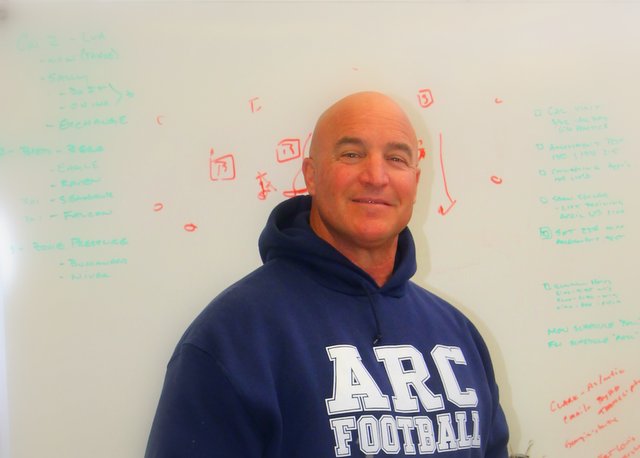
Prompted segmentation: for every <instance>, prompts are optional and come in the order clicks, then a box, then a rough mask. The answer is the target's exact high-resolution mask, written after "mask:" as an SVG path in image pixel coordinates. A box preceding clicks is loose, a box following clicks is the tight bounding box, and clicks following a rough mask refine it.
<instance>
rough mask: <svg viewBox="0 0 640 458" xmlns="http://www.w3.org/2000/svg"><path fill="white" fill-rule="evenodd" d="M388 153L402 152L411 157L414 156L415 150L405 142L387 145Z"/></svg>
mask: <svg viewBox="0 0 640 458" xmlns="http://www.w3.org/2000/svg"><path fill="white" fill-rule="evenodd" d="M387 150H388V151H396V150H400V151H402V152H404V153H406V154H408V155H409V156H413V149H412V148H411V146H409V145H408V144H407V143H404V142H390V143H388V144H387Z"/></svg>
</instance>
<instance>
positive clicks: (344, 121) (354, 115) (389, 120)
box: [309, 92, 418, 164]
mask: <svg viewBox="0 0 640 458" xmlns="http://www.w3.org/2000/svg"><path fill="white" fill-rule="evenodd" d="M381 122H382V123H384V124H385V125H386V126H388V127H389V128H391V129H397V130H398V131H402V132H403V133H404V134H405V135H404V136H405V137H406V140H407V145H408V146H409V148H410V149H411V151H412V159H413V161H414V164H417V159H418V158H417V149H418V141H417V138H416V134H415V130H414V129H413V126H412V125H411V122H410V121H409V118H408V116H407V115H406V113H405V112H404V110H403V109H402V108H401V107H400V105H398V103H396V102H395V101H394V100H393V99H391V98H390V97H389V96H387V95H385V94H382V93H380V92H357V93H355V94H351V95H348V96H346V97H344V98H342V99H340V100H338V101H337V102H336V103H334V104H333V105H331V106H330V107H329V108H328V109H327V110H326V111H325V112H324V113H322V115H321V116H320V117H319V118H318V121H317V123H316V126H315V129H314V131H313V137H312V140H311V147H310V150H309V155H310V156H311V157H314V156H316V155H318V154H320V153H321V152H322V151H326V149H327V148H329V147H332V146H333V145H328V144H327V141H330V139H332V138H333V139H334V140H335V137H336V132H344V133H345V134H346V133H348V132H349V130H350V129H351V128H352V127H353V126H354V125H355V124H358V123H360V124H362V123H364V124H370V125H371V127H372V128H376V127H377V126H378V124H379V123H381Z"/></svg>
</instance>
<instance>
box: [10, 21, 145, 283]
mask: <svg viewBox="0 0 640 458" xmlns="http://www.w3.org/2000/svg"><path fill="white" fill-rule="evenodd" d="M15 51H16V54H17V58H18V64H19V65H23V66H24V67H25V68H31V69H33V71H32V72H31V73H29V75H30V76H31V78H32V79H33V80H32V81H26V82H25V84H27V85H29V86H30V87H32V88H34V89H33V93H34V94H37V96H38V97H39V98H40V100H38V101H37V106H40V107H42V110H41V111H40V112H39V113H38V116H33V118H32V119H30V120H28V121H27V125H28V129H29V132H28V133H25V134H23V138H22V139H18V140H17V143H13V144H8V143H5V144H2V145H0V166H1V167H3V169H4V170H5V171H6V170H13V171H15V172H16V173H18V174H21V176H24V177H26V179H25V180H24V182H25V183H27V184H28V186H26V187H24V188H23V193H22V195H21V196H19V202H18V208H19V209H20V214H21V216H22V218H21V225H22V227H24V229H25V230H24V231H21V233H23V234H25V235H27V234H28V236H30V239H26V238H24V237H23V238H19V239H18V241H17V242H16V243H14V244H13V245H12V247H11V251H12V252H13V254H14V255H16V256H18V255H36V256H39V257H42V258H43V259H44V258H46V259H47V260H48V262H53V263H55V264H56V265H57V268H56V269H52V271H53V272H56V274H57V277H58V278H59V279H60V280H65V281H82V280H103V279H108V278H111V277H112V276H114V275H117V273H118V272H119V270H120V269H122V268H123V266H126V265H127V264H128V262H129V261H128V255H127V249H128V247H129V243H130V242H129V239H128V237H127V235H126V233H125V232H124V231H123V230H120V229H118V226H119V224H118V223H117V219H118V210H117V207H118V205H117V203H118V199H121V198H122V196H120V195H119V194H118V192H117V191H115V190H114V189H115V187H116V184H117V183H116V182H115V181H114V178H113V177H112V176H111V174H110V173H109V172H108V171H107V170H108V169H109V167H108V164H109V159H110V157H112V156H113V155H114V154H117V151H113V150H112V149H110V146H109V145H110V139H111V138H112V137H113V136H116V135H118V131H119V130H122V129H127V128H129V127H130V120H129V111H130V110H131V109H132V108H133V107H134V105H135V93H134V91H133V90H131V88H129V87H128V86H127V85H126V81H122V79H121V78H114V79H109V77H108V75H110V74H114V73H117V72H114V70H117V67H118V66H119V65H121V64H120V60H121V56H120V52H119V51H118V49H116V48H115V47H114V46H113V45H112V44H111V43H110V40H109V38H108V37H107V35H106V34H105V33H103V32H95V33H89V32H82V33H76V34H74V33H71V34H62V33H58V34H31V33H23V34H21V35H20V36H19V37H18V39H17V40H16V42H15ZM43 177H44V180H43ZM34 183H35V185H34Z"/></svg>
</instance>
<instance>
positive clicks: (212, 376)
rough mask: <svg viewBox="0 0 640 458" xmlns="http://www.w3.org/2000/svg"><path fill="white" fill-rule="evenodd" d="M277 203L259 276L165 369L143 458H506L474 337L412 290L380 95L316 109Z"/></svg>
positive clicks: (397, 127) (494, 399) (487, 372)
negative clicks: (298, 181)
mask: <svg viewBox="0 0 640 458" xmlns="http://www.w3.org/2000/svg"><path fill="white" fill-rule="evenodd" d="M303 173H304V177H305V181H306V184H307V188H308V190H309V194H310V196H299V197H295V198H293V199H290V200H287V201H285V202H283V203H281V204H280V205H278V206H277V207H276V208H275V209H274V211H273V212H272V214H271V216H270V217H269V220H268V222H267V225H266V228H265V229H264V231H263V232H262V235H261V236H260V240H259V248H260V254H261V256H262V259H263V261H264V265H263V266H261V267H260V268H258V269H257V270H256V271H254V272H253V273H251V274H250V275H248V276H247V277H245V278H244V279H242V280H240V281H239V282H238V283H236V284H235V285H232V286H231V287H230V288H228V289H227V290H226V291H224V292H223V293H221V294H220V295H219V296H218V297H217V298H216V299H214V300H213V301H212V303H211V304H210V305H209V306H208V307H207V308H206V309H205V310H204V311H203V312H202V314H201V315H200V316H199V317H198V318H197V319H196V320H195V321H194V323H193V324H192V325H191V326H190V327H189V329H188V330H187V332H186V333H185V335H184V336H183V338H182V339H181V341H180V343H179V344H178V347H177V348H176V350H175V353H174V355H173V357H172V359H171V361H170V362H169V365H168V369H167V376H166V380H165V386H164V389H163V392H162V396H161V399H160V403H159V406H158V411H157V413H156V418H155V420H154V424H153V427H152V431H151V436H150V438H149V444H148V448H147V457H149V458H152V457H153V458H155V457H225V458H254V457H255V458H296V457H299V458H328V457H364V456H367V457H369V456H390V455H394V456H415V455H436V456H440V455H442V456H447V457H448V458H461V457H484V458H506V457H507V450H506V447H507V445H506V444H507V439H508V432H507V426H506V422H505V418H504V415H503V412H502V409H501V408H500V405H499V402H498V389H497V387H496V383H495V379H494V373H493V369H492V367H491V362H490V358H489V354H488V351H487V348H486V346H485V344H484V343H483V341H482V338H481V337H480V335H479V334H478V332H477V330H476V329H475V327H474V326H473V325H472V324H471V323H470V322H469V321H468V320H467V319H466V318H465V317H464V316H463V315H462V314H461V313H460V312H458V311H457V310H455V309H454V308H453V307H452V306H450V305H449V304H447V303H445V302H444V301H442V300H441V299H439V298H438V297H436V296H434V295H433V294H431V293H429V292H428V291H426V290H424V289H422V288H420V287H419V286H417V285H415V284H414V283H412V282H411V281H410V280H409V279H410V278H411V276H412V275H413V274H414V273H415V270H416V263H415V248H414V244H413V239H412V237H411V234H410V232H409V230H408V229H407V227H406V226H407V223H408V222H409V219H410V217H411V213H412V208H413V204H414V201H415V198H416V192H417V185H418V181H419V178H420V170H419V168H418V154H417V140H416V135H415V132H414V130H413V127H412V126H411V123H410V122H409V120H408V118H407V116H406V115H405V113H404V112H403V111H402V110H401V109H400V107H399V106H398V105H397V104H396V103H395V102H394V101H392V100H391V99H390V98H388V97H387V96H385V95H382V94H379V93H372V92H365V93H357V94H353V95H351V96H348V97H346V98H344V99H342V100H340V101H338V102H337V103H336V104H334V105H333V106H332V107H330V108H329V109H328V110H327V111H326V112H325V113H324V114H323V115H322V116H321V117H320V119H319V120H318V123H317V125H316V128H315V131H314V135H313V140H312V145H311V152H310V157H309V158H306V159H305V161H304V163H303Z"/></svg>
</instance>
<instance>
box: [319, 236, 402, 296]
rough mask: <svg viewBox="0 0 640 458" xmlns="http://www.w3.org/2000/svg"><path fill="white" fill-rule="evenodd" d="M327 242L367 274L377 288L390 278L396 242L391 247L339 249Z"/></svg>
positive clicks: (339, 247)
mask: <svg viewBox="0 0 640 458" xmlns="http://www.w3.org/2000/svg"><path fill="white" fill-rule="evenodd" d="M327 241H328V242H329V243H330V244H331V245H332V246H333V247H334V248H335V249H336V250H338V251H339V252H340V253H342V254H343V255H344V256H345V257H346V258H347V259H348V260H349V261H351V262H352V263H354V264H355V265H356V266H358V267H360V268H361V269H362V270H364V271H365V272H366V273H368V274H369V275H370V276H371V278H373V280H374V281H375V282H376V284H377V285H378V286H382V285H384V284H385V283H386V282H387V281H388V280H389V278H391V275H392V274H393V268H394V266H395V261H396V249H397V240H396V241H395V242H394V243H393V244H392V245H391V246H384V247H376V248H362V247H351V246H350V247H341V246H339V245H337V244H335V243H332V242H331V241H329V240H327Z"/></svg>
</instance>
